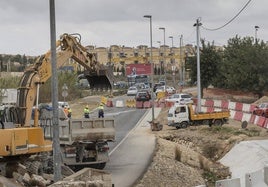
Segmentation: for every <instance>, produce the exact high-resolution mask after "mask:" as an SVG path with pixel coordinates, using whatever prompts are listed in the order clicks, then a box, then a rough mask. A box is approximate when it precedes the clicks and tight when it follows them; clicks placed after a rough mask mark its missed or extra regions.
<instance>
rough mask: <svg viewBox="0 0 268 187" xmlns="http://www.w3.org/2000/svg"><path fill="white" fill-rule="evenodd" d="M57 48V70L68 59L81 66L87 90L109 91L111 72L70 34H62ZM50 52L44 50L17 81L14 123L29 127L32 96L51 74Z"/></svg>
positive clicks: (111, 80) (33, 96) (34, 95)
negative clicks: (16, 113)
mask: <svg viewBox="0 0 268 187" xmlns="http://www.w3.org/2000/svg"><path fill="white" fill-rule="evenodd" d="M56 47H57V53H56V54H57V68H59V67H61V66H63V64H64V63H65V62H66V61H67V60H68V59H69V58H72V59H74V60H75V61H76V62H77V63H79V64H80V65H81V66H83V67H84V77H85V78H86V79H87V80H88V82H89V84H90V89H103V90H109V89H112V82H113V73H112V70H111V68H110V67H108V66H105V65H103V64H101V63H99V62H98V61H97V59H96V56H95V54H93V53H89V52H88V50H87V49H86V48H85V47H84V46H82V45H81V44H80V39H79V38H78V37H75V36H74V35H70V34H63V35H62V36H61V37H60V40H59V41H57V42H56ZM50 58H51V53H50V51H48V52H47V53H46V54H45V55H42V56H40V57H39V58H38V59H37V62H36V63H35V64H34V65H33V66H31V67H29V68H28V69H26V71H25V73H24V75H23V77H22V78H21V81H20V84H19V88H18V98H17V107H18V108H17V109H16V110H17V111H18V112H19V113H20V115H19V116H17V121H16V124H19V125H20V126H29V124H30V119H31V112H32V107H33V105H34V102H35V100H36V96H37V95H38V94H39V93H38V90H39V85H40V84H43V83H45V82H46V81H47V80H48V79H49V78H50V77H51V74H52V71H51V65H52V64H51V59H50Z"/></svg>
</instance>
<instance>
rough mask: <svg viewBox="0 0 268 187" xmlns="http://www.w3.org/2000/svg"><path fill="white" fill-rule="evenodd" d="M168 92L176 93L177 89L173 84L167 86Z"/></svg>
mask: <svg viewBox="0 0 268 187" xmlns="http://www.w3.org/2000/svg"><path fill="white" fill-rule="evenodd" d="M166 92H167V93H168V94H174V93H176V89H175V88H174V87H172V86H167V87H166Z"/></svg>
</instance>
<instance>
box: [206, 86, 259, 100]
mask: <svg viewBox="0 0 268 187" xmlns="http://www.w3.org/2000/svg"><path fill="white" fill-rule="evenodd" d="M203 98H204V99H220V100H230V101H233V102H242V103H248V104H250V103H253V102H255V101H256V100H257V99H258V96H257V95H256V94H253V93H250V92H242V91H234V90H228V89H220V88H206V89H204V90H203Z"/></svg>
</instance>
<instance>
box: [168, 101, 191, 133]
mask: <svg viewBox="0 0 268 187" xmlns="http://www.w3.org/2000/svg"><path fill="white" fill-rule="evenodd" d="M189 122H190V120H189V108H188V106H187V105H180V104H177V105H176V104H175V105H174V106H172V107H171V108H170V109H169V111H168V126H175V127H176V128H177V129H179V128H186V127H187V126H188V124H189Z"/></svg>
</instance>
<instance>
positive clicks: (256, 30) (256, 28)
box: [255, 25, 260, 44]
mask: <svg viewBox="0 0 268 187" xmlns="http://www.w3.org/2000/svg"><path fill="white" fill-rule="evenodd" d="M259 28H260V27H259V26H257V25H256V26H255V44H257V42H258V37H257V32H258V29H259Z"/></svg>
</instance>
